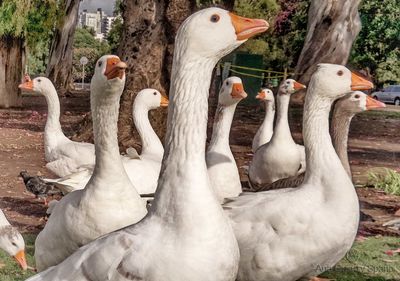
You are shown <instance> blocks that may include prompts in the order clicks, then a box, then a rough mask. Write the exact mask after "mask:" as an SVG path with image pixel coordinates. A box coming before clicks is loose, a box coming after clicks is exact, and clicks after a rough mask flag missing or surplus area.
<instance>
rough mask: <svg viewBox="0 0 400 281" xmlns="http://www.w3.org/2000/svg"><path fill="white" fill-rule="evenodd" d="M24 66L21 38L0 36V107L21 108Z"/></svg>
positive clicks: (23, 45) (22, 40) (23, 43)
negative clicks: (19, 87)
mask: <svg viewBox="0 0 400 281" xmlns="http://www.w3.org/2000/svg"><path fill="white" fill-rule="evenodd" d="M24 65H25V42H24V39H23V38H20V37H13V36H8V35H4V36H0V107H2V108H9V107H19V106H21V92H20V90H19V89H18V85H19V84H20V83H21V79H22V77H23V71H24Z"/></svg>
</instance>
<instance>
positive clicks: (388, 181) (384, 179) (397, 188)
mask: <svg viewBox="0 0 400 281" xmlns="http://www.w3.org/2000/svg"><path fill="white" fill-rule="evenodd" d="M385 171H386V174H384V175H382V174H376V173H373V172H371V173H369V174H368V182H369V183H370V184H372V185H373V186H374V187H375V188H378V189H382V190H384V191H385V192H386V193H389V194H394V195H400V174H399V173H397V172H396V171H394V170H390V169H385Z"/></svg>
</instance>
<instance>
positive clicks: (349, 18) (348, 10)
mask: <svg viewBox="0 0 400 281" xmlns="http://www.w3.org/2000/svg"><path fill="white" fill-rule="evenodd" d="M359 3H360V0H323V1H321V0H312V2H311V6H310V10H309V12H308V26H307V37H306V40H305V43H304V46H303V50H302V52H301V54H300V58H299V60H298V62H297V66H296V73H298V75H297V79H299V80H300V81H301V82H302V83H308V82H309V81H310V77H311V75H312V73H313V72H314V71H315V69H316V66H317V64H318V63H335V64H346V63H347V60H348V58H349V55H350V51H351V47H352V45H353V42H354V40H355V39H356V37H357V35H358V33H359V31H360V29H361V21H360V17H359V14H358V5H359Z"/></svg>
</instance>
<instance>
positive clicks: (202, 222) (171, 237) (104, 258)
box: [28, 8, 268, 281]
mask: <svg viewBox="0 0 400 281" xmlns="http://www.w3.org/2000/svg"><path fill="white" fill-rule="evenodd" d="M267 28H268V24H267V23H266V22H265V21H263V20H250V19H243V18H241V17H238V16H236V15H233V14H230V13H228V12H227V11H225V10H222V9H218V8H209V9H204V10H201V11H199V12H197V13H195V14H193V15H192V16H190V17H189V18H188V19H187V20H186V21H185V22H184V23H183V24H182V26H181V27H180V28H179V30H178V34H177V37H176V41H175V51H174V61H173V66H172V77H171V88H170V105H169V112H168V126H167V135H166V142H165V156H164V159H163V163H162V168H161V174H160V179H159V181H158V187H157V191H156V194H155V199H154V201H153V204H152V206H151V209H150V210H149V213H148V215H147V216H146V217H145V218H144V219H143V220H141V221H140V222H139V223H137V224H135V225H132V226H129V227H126V228H124V229H121V230H119V231H116V232H113V233H111V234H109V235H106V236H104V237H102V238H100V239H97V240H96V241H93V242H92V243H90V244H89V245H86V246H85V247H82V248H81V249H80V250H78V251H77V252H75V253H74V254H73V255H72V256H71V257H69V258H68V259H66V260H65V261H64V262H63V263H61V264H60V265H58V266H55V267H53V268H50V269H48V270H47V271H45V272H43V273H40V274H38V275H36V276H34V277H32V278H30V279H28V280H30V281H35V280H55V279H56V278H57V277H58V278H59V279H62V280H91V281H96V280H113V281H122V280H143V281H160V280H163V281H188V280H190V281H228V280H229V281H233V280H235V278H236V272H237V265H238V259H239V253H238V248H237V243H236V239H235V237H234V234H233V231H232V228H231V225H230V224H229V222H228V220H227V218H226V216H225V215H224V212H223V210H222V208H221V205H220V204H219V202H218V200H217V199H216V196H215V194H214V191H213V189H212V187H211V185H210V181H209V178H208V175H207V166H206V162H205V142H206V131H207V115H208V112H207V111H208V110H207V105H208V102H207V100H208V93H209V86H210V82H211V75H212V71H213V69H214V67H215V65H216V63H217V61H218V60H219V59H220V58H222V57H223V56H224V55H226V54H228V53H229V52H231V51H232V50H233V49H234V48H236V47H238V46H239V45H240V44H241V43H243V42H244V41H245V40H246V39H247V38H249V37H250V36H252V35H254V34H257V33H260V32H262V31H265V30H266V29H267ZM71 194H74V193H71Z"/></svg>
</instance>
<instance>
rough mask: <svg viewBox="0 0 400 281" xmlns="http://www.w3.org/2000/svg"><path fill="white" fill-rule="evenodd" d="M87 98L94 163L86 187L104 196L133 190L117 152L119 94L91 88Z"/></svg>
mask: <svg viewBox="0 0 400 281" xmlns="http://www.w3.org/2000/svg"><path fill="white" fill-rule="evenodd" d="M99 90H103V91H106V92H107V93H105V94H103V95H102V96H101V97H99V95H97V94H96V91H99ZM121 92H122V90H121ZM90 99H91V109H92V117H93V134H94V145H95V153H96V163H95V167H94V171H93V174H92V178H91V179H90V181H89V183H88V185H87V186H86V189H87V190H91V191H92V192H93V191H95V192H97V193H98V194H102V195H104V196H107V194H108V192H107V191H111V192H112V193H113V194H118V190H120V191H123V190H126V189H127V188H128V189H131V190H134V188H133V187H132V184H131V182H130V180H129V178H128V175H127V174H126V172H125V169H124V167H123V165H122V161H121V157H120V154H119V147H118V138H117V131H118V128H117V122H118V112H119V99H120V95H118V94H115V93H114V92H112V90H111V89H109V88H107V89H102V88H97V89H91V97H90ZM120 196H123V194H121V195H120ZM134 196H137V199H138V200H140V196H139V195H138V194H137V192H134Z"/></svg>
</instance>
